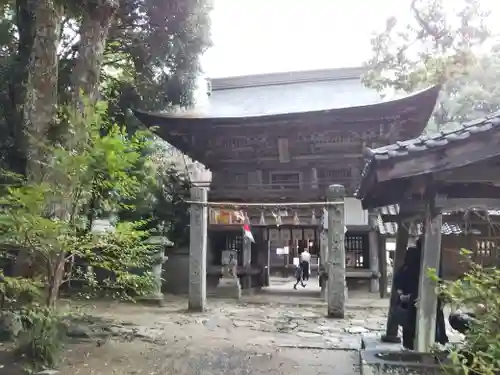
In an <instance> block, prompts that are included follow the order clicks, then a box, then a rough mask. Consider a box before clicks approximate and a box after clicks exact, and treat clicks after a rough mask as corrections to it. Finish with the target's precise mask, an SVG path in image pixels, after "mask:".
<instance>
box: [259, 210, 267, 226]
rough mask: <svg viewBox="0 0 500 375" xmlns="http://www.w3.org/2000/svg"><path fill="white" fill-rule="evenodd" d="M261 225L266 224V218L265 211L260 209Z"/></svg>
mask: <svg viewBox="0 0 500 375" xmlns="http://www.w3.org/2000/svg"><path fill="white" fill-rule="evenodd" d="M259 225H266V218H265V217H264V211H260V220H259Z"/></svg>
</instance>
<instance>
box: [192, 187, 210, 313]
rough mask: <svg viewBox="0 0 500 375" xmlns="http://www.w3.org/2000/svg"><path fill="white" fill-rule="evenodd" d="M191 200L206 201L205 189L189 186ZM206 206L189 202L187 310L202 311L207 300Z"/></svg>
mask: <svg viewBox="0 0 500 375" xmlns="http://www.w3.org/2000/svg"><path fill="white" fill-rule="evenodd" d="M191 200H192V201H196V202H204V203H206V202H207V189H205V188H200V187H196V186H195V187H192V188H191ZM207 213H208V208H207V206H203V205H201V204H191V207H190V217H191V221H190V231H189V310H192V311H203V310H204V309H205V307H206V301H207V219H208V217H207V216H208V215H207Z"/></svg>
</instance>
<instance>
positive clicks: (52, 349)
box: [17, 307, 65, 370]
mask: <svg viewBox="0 0 500 375" xmlns="http://www.w3.org/2000/svg"><path fill="white" fill-rule="evenodd" d="M21 317H22V321H23V326H24V331H23V332H22V334H21V335H20V336H19V339H18V342H17V353H18V354H19V355H21V356H22V357H24V359H26V360H27V361H28V364H29V365H30V367H31V368H32V369H34V370H39V369H40V368H54V367H55V366H56V365H57V363H58V361H59V359H60V353H61V350H62V348H63V343H64V339H65V330H64V325H63V320H62V316H61V315H59V314H58V313H57V312H55V311H54V310H52V309H49V308H41V307H32V308H29V309H25V310H23V311H22V314H21Z"/></svg>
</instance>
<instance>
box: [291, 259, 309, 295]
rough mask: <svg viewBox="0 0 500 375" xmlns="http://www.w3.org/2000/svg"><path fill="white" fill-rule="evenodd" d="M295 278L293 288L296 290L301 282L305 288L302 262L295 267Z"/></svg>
mask: <svg viewBox="0 0 500 375" xmlns="http://www.w3.org/2000/svg"><path fill="white" fill-rule="evenodd" d="M295 279H296V282H295V284H294V285H293V289H295V290H296V289H297V285H299V283H300V285H302V287H303V288H305V286H306V284H304V279H303V273H302V266H301V264H300V263H299V264H298V265H297V266H296V267H295Z"/></svg>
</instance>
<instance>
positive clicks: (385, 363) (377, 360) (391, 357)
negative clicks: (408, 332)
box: [360, 350, 446, 375]
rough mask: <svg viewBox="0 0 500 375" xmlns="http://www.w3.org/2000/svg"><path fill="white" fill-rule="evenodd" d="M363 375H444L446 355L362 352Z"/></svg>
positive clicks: (378, 351)
mask: <svg viewBox="0 0 500 375" xmlns="http://www.w3.org/2000/svg"><path fill="white" fill-rule="evenodd" d="M360 355H361V373H362V374H363V375H385V374H394V375H397V374H402V375H444V374H445V373H446V372H445V369H444V368H443V367H442V365H443V364H446V358H445V355H444V354H442V355H439V354H431V353H416V352H399V351H383V350H362V351H361V353H360Z"/></svg>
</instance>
